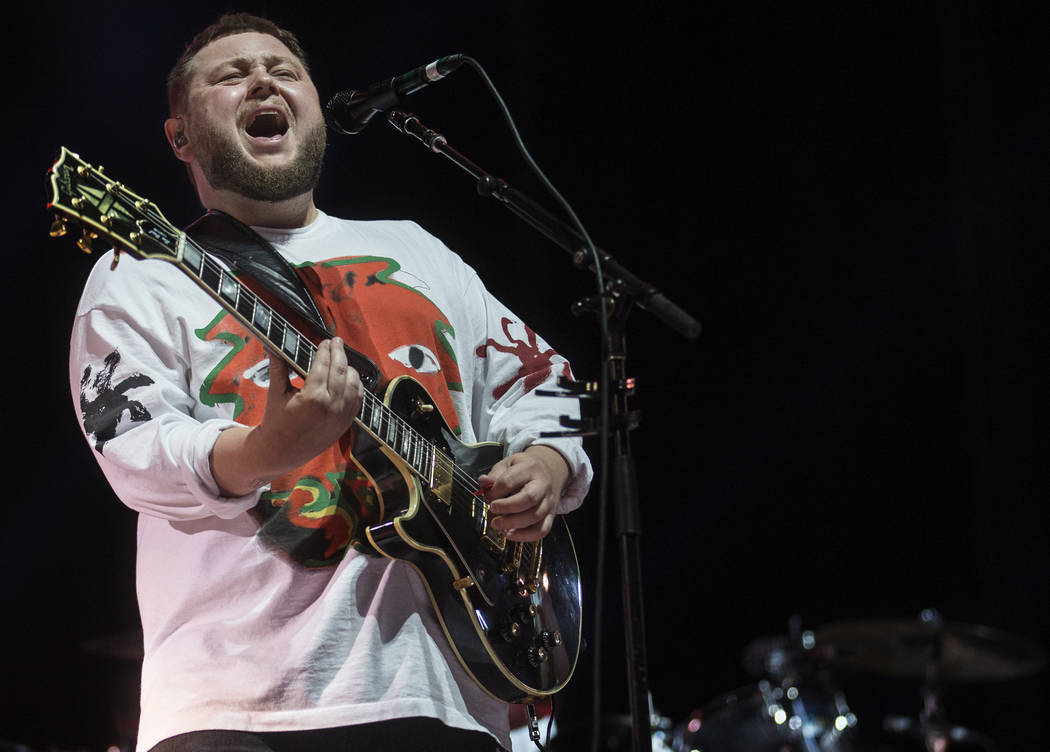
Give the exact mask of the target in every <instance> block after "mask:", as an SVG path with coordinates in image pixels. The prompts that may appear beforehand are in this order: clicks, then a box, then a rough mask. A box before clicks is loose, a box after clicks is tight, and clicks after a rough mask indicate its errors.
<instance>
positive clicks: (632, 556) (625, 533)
mask: <svg viewBox="0 0 1050 752" xmlns="http://www.w3.org/2000/svg"><path fill="white" fill-rule="evenodd" d="M387 120H388V121H389V122H390V124H391V125H393V126H394V128H396V129H397V130H398V131H400V132H402V133H404V134H406V135H409V136H414V137H415V138H417V139H419V140H420V141H422V142H423V143H424V144H425V145H426V146H427V147H428V148H429V149H430V150H431V151H433V152H435V153H437V154H442V155H444V156H445V157H447V158H448V159H450V160H452V162H454V163H455V164H457V165H458V166H459V167H461V168H462V169H463V170H465V171H466V172H468V173H469V174H471V175H472V176H473V177H474V178H475V180H477V190H478V193H479V194H481V195H482V196H486V197H490V198H495V199H497V200H499V201H501V202H503V204H504V206H506V207H507V208H508V209H509V210H510V211H511V212H512V213H514V214H515V215H516V216H518V217H519V218H520V219H522V220H523V221H524V222H525V223H526V224H528V225H530V226H531V227H532V228H534V229H535V230H537V231H539V232H540V233H541V234H542V235H544V236H545V237H547V238H548V239H549V240H551V241H553V242H554V243H555V244H556V245H558V246H560V247H561V248H563V249H564V250H566V251H567V252H568V253H569V254H570V255H571V256H572V258H573V263H574V264H575V265H576V266H577V267H580V268H587V269H590V270H591V271H595V263H594V260H593V258H592V254H591V252H590V250H589V249H588V248H587V247H586V241H585V240H584V238H583V236H582V235H581V234H580V233H579V232H577V231H576V230H574V229H572V228H571V227H569V226H568V225H567V224H565V223H564V222H562V221H561V220H560V219H558V218H556V217H555V216H554V215H552V214H550V213H549V212H548V211H546V210H545V209H543V208H542V207H540V206H539V205H537V204H536V203H535V202H534V201H532V199H530V198H528V197H527V196H525V195H524V194H522V193H521V192H520V191H517V190H515V189H514V188H511V187H510V186H509V185H508V184H507V183H506V181H504V180H501V179H497V178H494V177H493V176H492V175H490V174H489V173H487V172H486V171H484V170H483V169H481V168H480V167H478V166H477V165H476V164H474V163H473V162H472V161H470V160H469V159H467V158H466V157H465V156H463V155H462V154H461V153H459V152H458V151H456V150H455V149H453V148H452V147H451V146H449V145H448V141H447V140H446V139H445V137H444V136H442V135H441V134H440V133H437V132H436V131H433V130H431V129H430V128H427V127H426V126H425V125H423V123H422V122H421V121H420V120H419V118H418V117H416V116H415V115H413V114H411V113H406V112H402V111H400V110H391V111H390V112H388V114H387ZM595 250H596V252H597V253H596V255H597V263H598V264H600V266H601V271H602V273H603V278H604V280H605V290H604V291H603V292H602V293H599V294H598V295H595V296H592V297H590V298H587V299H585V300H582V301H577V302H576V303H574V305H573V312H574V313H575V314H576V315H581V314H583V313H585V312H594V311H599V310H601V305H600V304H601V297H603V296H604V297H605V298H607V299H608V300H610V301H611V302H612V307H611V311H612V312H611V315H609V316H608V335H607V340H606V342H605V343H604V344H605V357H606V361H607V362H606V364H605V367H606V368H607V369H608V370H607V374H608V376H609V378H610V383H611V384H612V385H613V388H614V390H615V394H616V396H615V398H614V399H612V400H611V401H610V408H611V409H610V421H609V424H610V430H611V431H612V445H613V450H614V452H615V455H614V460H613V462H612V463H611V464H612V468H613V483H614V489H613V500H614V503H615V506H616V527H617V536H618V538H619V541H620V558H621V577H622V580H623V607H624V617H625V618H624V623H625V625H626V633H625V641H626V649H627V659H628V660H627V672H628V683H629V694H630V697H629V699H630V709H631V720H632V723H631V735H632V749H633V750H634V751H635V752H647V751H648V752H651V750H652V729H651V710H650V694H649V675H648V663H647V658H646V653H645V619H644V607H643V593H642V567H641V554H640V546H639V542H640V536H641V524H640V523H641V519H640V518H641V515H640V510H639V505H638V481H637V475H636V473H635V465H634V459H633V456H632V454H631V447H630V436H629V432H630V431H631V430H632V429H634V428H635V427H637V425H638V414H637V413H636V412H632V411H630V410H629V409H628V406H627V398H628V397H629V396H630V395H631V394H633V392H634V380H633V379H631V378H628V377H627V375H626V373H625V371H624V366H625V364H626V339H625V329H626V322H627V316H628V314H629V313H630V311H631V309H632V308H633V306H634V305H638V306H639V307H641V308H643V309H645V310H647V311H649V312H650V313H652V314H653V315H655V316H656V317H657V318H659V319H660V320H662V321H663V322H664V323H665V324H667V325H668V326H670V327H671V328H672V329H674V330H675V331H677V332H679V333H680V334H682V335H683V336H685V337H688V338H690V339H692V338H695V337H697V336H699V334H700V324H699V322H697V321H696V319H694V318H693V317H692V316H690V315H689V314H687V313H686V312H685V311H683V310H682V309H681V308H679V307H678V306H677V305H675V304H674V303H672V302H671V301H670V300H668V299H667V298H666V297H665V296H664V295H663V294H662V293H660V292H659V291H658V290H657V289H656V288H655V287H653V286H652V285H650V284H648V283H647V282H644V281H642V280H641V279H639V278H638V277H637V276H635V275H634V274H632V273H631V272H630V271H628V270H627V269H625V268H624V267H623V266H621V265H620V264H619V263H618V262H617V261H616V260H615V259H613V258H612V256H610V255H609V254H608V253H606V252H605V251H603V250H601V249H600V248H598V249H595ZM563 425H567V426H573V427H578V428H582V429H584V430H583V431H577V432H565V433H559V434H557V435H577V436H582V435H593V434H594V433H596V432H597V431H596V430H594V428H595V425H594V421H593V420H590V421H589V420H586V419H584V420H581V421H579V422H578V423H576V422H575V421H568V422H567V420H566V419H565V418H563ZM598 628H599V629H600V628H601V625H598ZM595 660H601V656H595ZM593 689H594V692H596V693H597V692H600V687H594V688H593Z"/></svg>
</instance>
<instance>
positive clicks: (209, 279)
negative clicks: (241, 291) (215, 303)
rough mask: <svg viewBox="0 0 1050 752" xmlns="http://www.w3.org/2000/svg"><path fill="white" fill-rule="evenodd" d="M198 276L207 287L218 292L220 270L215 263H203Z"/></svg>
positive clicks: (220, 276)
mask: <svg viewBox="0 0 1050 752" xmlns="http://www.w3.org/2000/svg"><path fill="white" fill-rule="evenodd" d="M200 278H201V282H203V283H204V284H205V285H207V287H208V289H210V290H213V291H215V292H218V290H219V282H220V280H221V278H222V271H221V270H220V269H219V267H217V266H216V265H215V264H204V268H203V269H202V270H201V274H200Z"/></svg>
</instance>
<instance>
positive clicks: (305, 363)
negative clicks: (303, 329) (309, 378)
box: [295, 339, 316, 371]
mask: <svg viewBox="0 0 1050 752" xmlns="http://www.w3.org/2000/svg"><path fill="white" fill-rule="evenodd" d="M299 344H300V348H299V352H298V353H296V356H295V363H296V365H298V366H299V367H300V368H302V369H303V371H309V370H310V366H311V365H313V362H314V353H315V352H316V350H315V348H314V346H313V345H312V344H311V343H308V342H306V340H304V339H300V340H299Z"/></svg>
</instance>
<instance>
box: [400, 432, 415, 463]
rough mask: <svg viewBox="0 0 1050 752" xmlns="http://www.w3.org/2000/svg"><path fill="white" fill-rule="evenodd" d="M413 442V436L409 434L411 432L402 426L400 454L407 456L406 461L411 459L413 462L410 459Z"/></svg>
mask: <svg viewBox="0 0 1050 752" xmlns="http://www.w3.org/2000/svg"><path fill="white" fill-rule="evenodd" d="M411 442H412V437H411V436H410V435H409V433H408V431H407V430H406V429H405V427H404V426H401V451H400V454H401V456H402V457H404V458H405V460H406V461H409V462H411V460H409V457H411V456H412V445H411Z"/></svg>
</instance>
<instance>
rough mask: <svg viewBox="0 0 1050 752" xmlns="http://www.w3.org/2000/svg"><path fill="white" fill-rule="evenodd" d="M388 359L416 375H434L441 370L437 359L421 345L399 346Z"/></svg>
mask: <svg viewBox="0 0 1050 752" xmlns="http://www.w3.org/2000/svg"><path fill="white" fill-rule="evenodd" d="M389 357H390V358H391V359H392V360H396V361H397V362H398V363H400V364H401V365H403V366H405V367H406V368H412V369H414V370H415V371H416V372H417V373H436V372H437V371H440V370H441V364H440V363H438V359H437V357H436V356H435V355H434V353H432V352H431V351H430V350H429V349H428V348H426V347H424V346H423V345H401V347H398V348H397V349H395V350H393V351H391V353H390V355H389Z"/></svg>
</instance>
